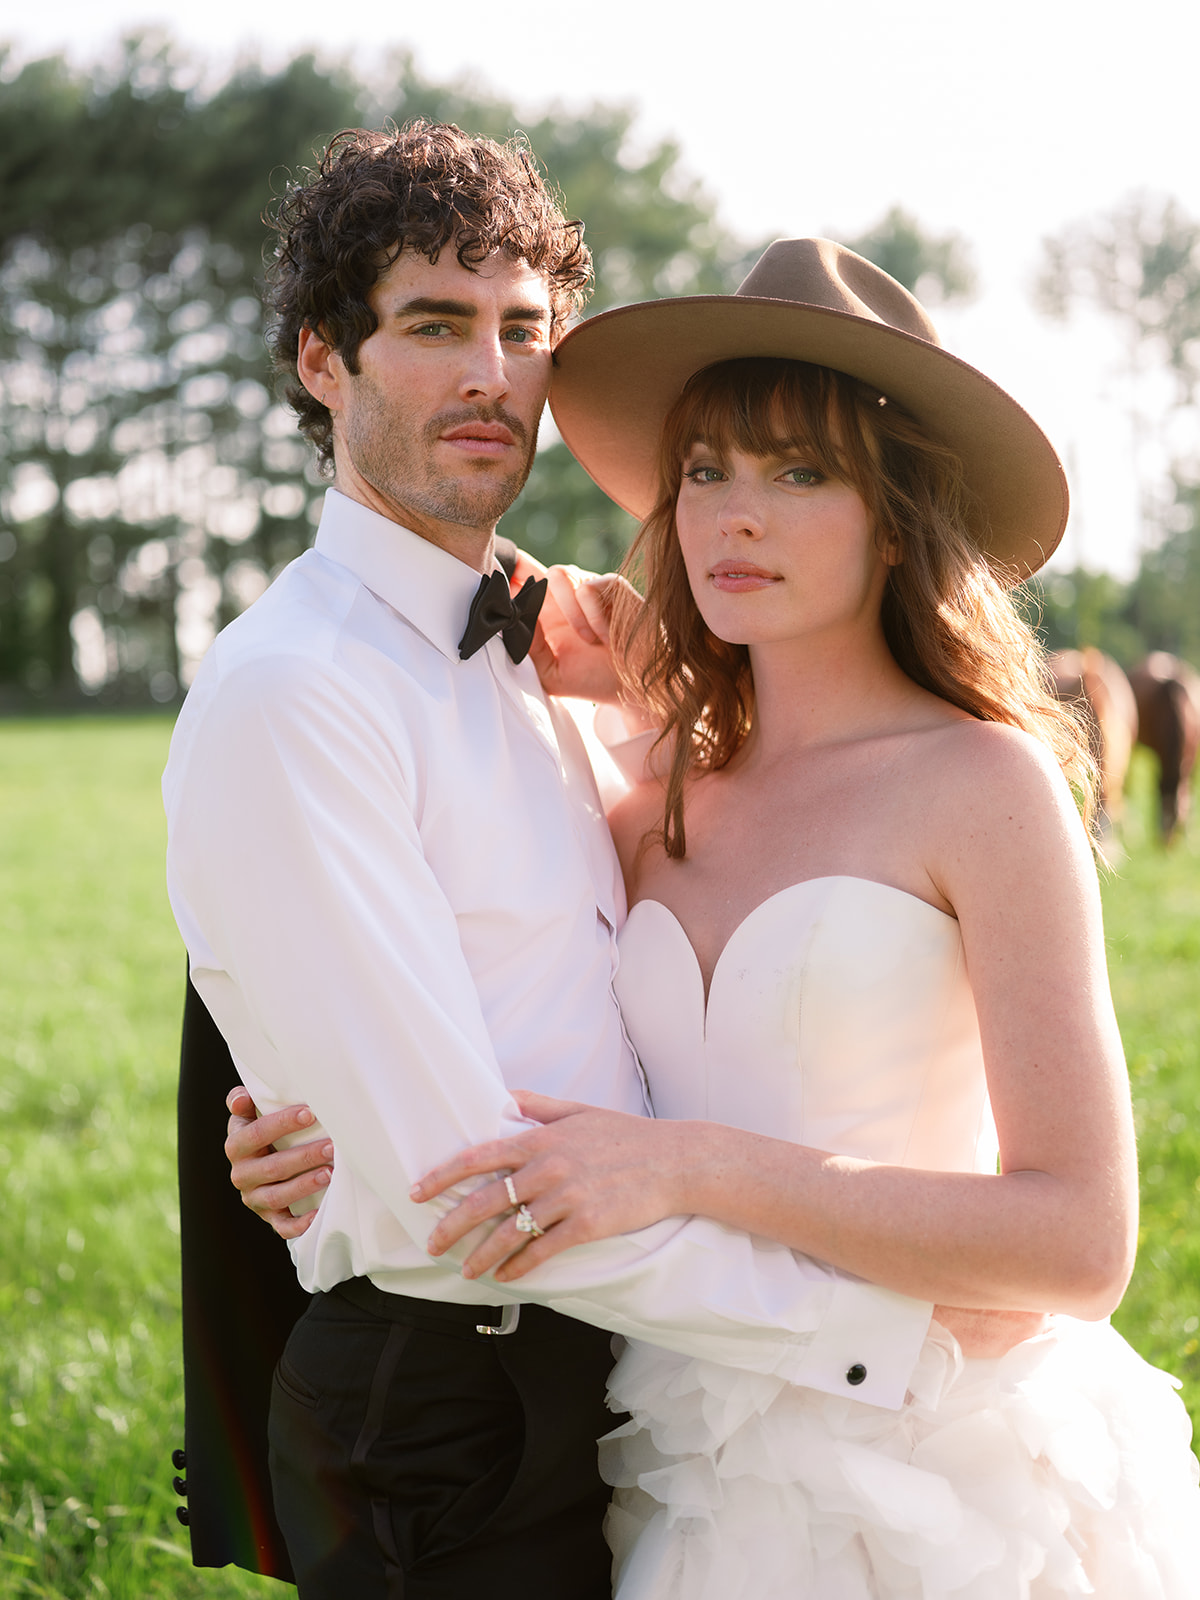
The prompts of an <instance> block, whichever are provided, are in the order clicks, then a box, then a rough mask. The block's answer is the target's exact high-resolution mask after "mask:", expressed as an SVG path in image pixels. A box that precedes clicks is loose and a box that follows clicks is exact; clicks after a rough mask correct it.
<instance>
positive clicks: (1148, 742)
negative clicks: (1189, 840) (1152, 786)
mask: <svg viewBox="0 0 1200 1600" xmlns="http://www.w3.org/2000/svg"><path fill="white" fill-rule="evenodd" d="M1129 678H1130V682H1131V683H1132V685H1133V692H1134V695H1135V696H1136V697H1137V708H1138V742H1139V744H1144V745H1145V746H1146V747H1147V749H1150V750H1153V751H1154V754H1155V755H1156V756H1157V757H1158V763H1159V776H1158V794H1159V826H1160V828H1161V831H1162V840H1163V843H1164V844H1170V842H1171V840H1172V839H1173V838H1174V836H1175V832H1176V830H1177V829H1178V828H1182V827H1183V825H1184V824H1185V823H1186V822H1187V816H1188V811H1189V810H1190V808H1191V777H1192V768H1193V767H1194V766H1195V764H1196V750H1197V746H1198V745H1200V673H1197V671H1196V669H1195V668H1194V667H1192V666H1189V665H1188V663H1187V662H1186V661H1180V660H1179V659H1178V657H1176V656H1170V655H1168V654H1167V653H1166V651H1165V650H1156V651H1155V652H1154V654H1153V655H1150V656H1147V657H1146V659H1145V661H1143V662H1142V664H1141V666H1140V667H1137V668H1135V669H1134V671H1133V672H1131V673H1130V675H1129Z"/></svg>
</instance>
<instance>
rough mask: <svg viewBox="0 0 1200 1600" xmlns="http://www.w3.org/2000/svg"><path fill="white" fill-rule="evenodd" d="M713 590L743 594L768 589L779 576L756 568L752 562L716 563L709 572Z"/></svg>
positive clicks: (763, 568)
mask: <svg viewBox="0 0 1200 1600" xmlns="http://www.w3.org/2000/svg"><path fill="white" fill-rule="evenodd" d="M708 576H709V579H710V581H711V583H712V586H713V588H714V589H720V590H721V591H722V592H723V593H725V594H743V593H745V592H747V591H749V590H751V589H769V588H770V587H771V585H772V584H773V583H778V582H779V575H778V574H777V573H774V572H768V571H767V569H766V568H765V567H756V566H755V565H754V563H753V562H752V561H718V562H717V564H716V566H715V567H712V568H711V569H710V571H709V574H708Z"/></svg>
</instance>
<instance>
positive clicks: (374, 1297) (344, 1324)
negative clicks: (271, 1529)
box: [271, 1280, 619, 1600]
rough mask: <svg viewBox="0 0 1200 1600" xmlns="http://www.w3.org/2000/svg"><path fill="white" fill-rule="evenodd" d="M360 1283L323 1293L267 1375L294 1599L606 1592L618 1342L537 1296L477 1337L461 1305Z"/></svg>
mask: <svg viewBox="0 0 1200 1600" xmlns="http://www.w3.org/2000/svg"><path fill="white" fill-rule="evenodd" d="M346 1288H347V1286H343V1289H346ZM360 1289H363V1285H362V1281H361V1280H358V1281H357V1282H356V1284H355V1285H353V1286H349V1288H348V1292H343V1290H334V1291H333V1292H332V1293H330V1294H327V1295H317V1296H314V1298H313V1300H312V1303H311V1305H310V1307H309V1309H308V1310H307V1311H306V1313H305V1315H304V1316H303V1317H302V1318H301V1320H300V1321H299V1322H298V1323H297V1324H296V1327H295V1329H294V1330H293V1332H292V1335H291V1337H290V1339H289V1340H288V1345H287V1349H286V1350H285V1352H284V1355H283V1357H282V1359H281V1361H280V1365H279V1369H278V1372H277V1374H276V1378H275V1386H274V1394H273V1398H272V1404H271V1465H272V1476H273V1479H274V1483H275V1494H276V1502H277V1506H278V1511H279V1518H280V1522H281V1524H282V1525H283V1526H284V1527H285V1528H286V1530H287V1532H288V1537H289V1541H290V1543H291V1548H292V1554H293V1559H294V1562H295V1567H296V1571H297V1575H298V1580H299V1588H300V1600H345V1597H347V1596H353V1597H354V1600H466V1597H468V1596H474V1595H476V1594H480V1595H487V1596H488V1600H530V1597H531V1596H537V1600H609V1597H610V1594H611V1577H610V1557H609V1554H608V1550H607V1547H606V1546H605V1544H604V1540H603V1535H602V1521H603V1517H604V1511H605V1507H606V1506H607V1503H608V1490H607V1489H606V1487H605V1485H604V1484H603V1483H602V1482H601V1481H600V1477H599V1474H598V1471H597V1467H596V1440H597V1438H598V1437H599V1435H600V1434H601V1433H603V1432H605V1431H607V1429H608V1428H611V1427H612V1426H613V1425H614V1421H615V1420H619V1419H614V1418H613V1417H612V1416H611V1415H610V1414H609V1413H608V1412H607V1411H606V1410H605V1408H604V1401H603V1397H604V1388H605V1381H606V1379H607V1376H608V1372H609V1369H610V1367H611V1365H612V1356H611V1350H610V1340H609V1336H608V1335H607V1334H605V1333H603V1332H601V1331H600V1330H599V1329H596V1328H591V1327H589V1326H587V1324H585V1323H578V1322H573V1321H570V1320H569V1319H567V1318H564V1317H560V1316H558V1315H556V1313H554V1312H552V1311H548V1310H546V1309H544V1308H543V1307H540V1306H526V1307H522V1309H521V1316H520V1321H519V1324H518V1326H517V1328H516V1330H515V1331H514V1332H513V1333H511V1334H503V1335H485V1334H479V1333H477V1332H475V1330H474V1328H473V1326H471V1322H470V1318H471V1316H473V1315H474V1313H473V1312H470V1313H467V1315H466V1318H465V1319H464V1316H463V1308H461V1307H448V1306H437V1305H436V1304H429V1303H426V1302H416V1301H412V1300H407V1301H403V1302H402V1301H401V1298H400V1297H398V1296H390V1295H389V1296H381V1293H380V1291H379V1290H376V1289H374V1288H373V1286H372V1285H370V1284H366V1285H365V1292H355V1291H357V1290H360ZM381 1301H382V1309H383V1310H384V1311H385V1312H386V1315H380V1314H378V1311H377V1310H376V1309H373V1307H379V1306H380V1302H381Z"/></svg>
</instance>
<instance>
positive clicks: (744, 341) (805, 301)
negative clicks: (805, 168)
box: [550, 239, 1067, 579]
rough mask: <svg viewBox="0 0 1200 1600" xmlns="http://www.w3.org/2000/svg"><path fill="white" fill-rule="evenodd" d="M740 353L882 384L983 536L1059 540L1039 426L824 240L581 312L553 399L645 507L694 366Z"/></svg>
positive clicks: (612, 479) (1059, 480) (1006, 554)
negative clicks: (951, 458) (703, 291)
mask: <svg viewBox="0 0 1200 1600" xmlns="http://www.w3.org/2000/svg"><path fill="white" fill-rule="evenodd" d="M739 356H783V357H788V358H791V359H792V360H795V361H810V362H813V363H815V364H816V365H818V366H823V367H832V368H834V369H835V370H836V371H838V372H845V373H848V374H849V375H850V376H851V377H854V378H860V379H862V380H863V381H864V382H866V383H869V384H871V385H873V386H874V387H876V388H878V390H879V392H880V394H881V395H885V396H886V397H887V398H888V399H889V400H894V401H896V402H897V403H898V404H900V405H902V406H903V407H904V408H905V410H906V411H908V412H910V413H911V415H912V416H914V417H915V418H916V419H917V421H918V422H920V423H921V425H922V426H923V427H924V428H925V430H926V432H927V433H928V434H929V435H930V437H931V438H933V439H935V440H937V441H938V442H940V443H942V444H945V445H948V446H949V447H950V448H951V449H952V450H953V451H954V452H955V454H956V455H957V456H958V457H959V459H960V460H961V462H962V465H963V470H964V473H965V475H966V480H967V484H968V486H969V488H970V489H971V491H972V492H973V494H974V495H975V497H976V500H977V503H978V505H979V507H980V508H981V511H980V514H979V516H978V517H977V519H976V522H975V524H974V525H973V526H972V529H971V531H972V533H973V534H974V535H975V536H976V538H978V540H979V543H980V546H981V547H982V548H983V549H984V550H987V551H988V552H990V554H991V555H993V556H994V557H995V558H996V560H997V561H999V562H1002V563H1004V565H1005V566H1007V567H1009V568H1012V569H1015V571H1016V574H1017V577H1018V579H1019V578H1023V577H1026V576H1028V574H1029V573H1031V572H1035V571H1036V570H1037V569H1038V567H1040V566H1041V565H1042V563H1043V562H1044V561H1045V560H1046V559H1047V557H1048V556H1049V555H1050V553H1051V552H1052V551H1053V550H1054V548H1055V546H1056V545H1057V544H1058V541H1059V540H1060V539H1061V538H1062V534H1063V529H1064V528H1065V527H1066V522H1067V484H1066V478H1065V476H1064V474H1063V469H1062V463H1061V462H1060V461H1059V459H1058V456H1057V455H1056V454H1055V451H1054V448H1053V446H1052V445H1051V444H1050V441H1049V440H1048V439H1047V438H1046V436H1045V434H1044V433H1043V432H1042V430H1041V429H1040V428H1039V427H1038V425H1037V423H1036V422H1034V421H1033V419H1032V417H1030V416H1029V415H1028V414H1027V413H1026V412H1025V411H1023V410H1022V409H1021V407H1020V406H1019V405H1018V404H1017V403H1016V401H1015V400H1013V399H1012V398H1011V397H1010V396H1009V395H1007V394H1005V392H1004V390H1003V389H1001V388H1000V387H999V386H998V385H997V384H995V383H993V382H992V380H991V379H990V378H985V377H984V375H983V373H982V372H978V371H976V369H975V368H974V367H971V366H968V365H967V363H966V362H965V361H960V360H959V359H958V357H957V356H952V355H951V354H950V353H949V351H947V350H943V349H942V347H941V344H940V343H939V341H938V336H937V332H936V330H935V328H934V326H933V324H932V323H931V322H930V320H929V318H928V316H927V315H926V313H925V311H924V308H923V307H922V306H921V305H920V303H919V302H918V301H917V300H915V299H914V298H913V296H912V295H911V294H909V292H908V290H907V289H905V288H904V287H903V286H902V285H901V284H899V283H897V282H896V280H895V279H894V278H890V277H889V276H888V275H887V273H886V272H884V271H882V270H881V269H880V268H879V267H877V266H875V265H874V264H873V263H872V262H870V261H865V260H864V259H863V257H862V256H858V255H855V254H854V252H853V251H852V250H847V249H846V248H845V247H844V246H843V245H840V244H834V243H833V242H832V241H831V240H829V239H779V240H777V241H776V242H775V243H774V244H773V245H770V246H768V248H767V250H766V251H765V252H764V254H763V255H762V257H761V258H760V260H759V261H758V262H757V264H756V265H755V267H754V268H753V270H752V271H751V273H750V275H749V277H748V278H747V279H746V281H745V282H744V283H743V284H742V286H741V287H740V288H739V289H738V291H737V293H736V294H731V295H729V294H709V295H689V296H685V297H683V298H680V299H677V300H651V301H647V302H644V303H642V304H640V305H632V306H621V307H619V308H618V309H617V310H615V311H604V312H601V313H600V315H599V316H595V317H590V318H589V319H588V320H587V321H586V322H582V323H580V324H579V326H578V327H576V328H573V329H572V330H571V332H570V333H569V334H568V335H567V336H566V338H565V339H564V340H563V341H562V343H561V344H560V345H559V347H558V349H557V351H556V353H555V373H554V380H553V382H552V384H551V388H550V406H551V409H552V411H553V413H554V420H555V422H556V423H557V425H558V429H559V432H560V433H561V434H562V437H563V440H564V441H565V443H566V445H567V447H568V448H569V449H570V451H571V452H572V454H573V455H574V456H575V457H576V458H577V460H579V461H580V462H581V463H582V465H583V466H584V467H585V468H586V469H587V471H588V472H589V473H590V474H591V476H592V477H593V478H594V479H595V480H596V482H597V483H598V484H599V485H600V487H601V488H602V489H603V490H604V492H605V493H606V494H607V495H609V496H610V497H611V498H612V499H613V500H615V501H616V502H617V504H618V505H619V506H622V507H623V508H624V509H625V510H626V511H629V512H632V513H633V515H634V516H635V517H639V518H642V517H645V516H646V515H647V514H648V513H649V511H650V510H651V508H652V506H653V505H654V502H655V500H656V499H657V496H658V475H657V456H658V440H659V434H660V432H661V430H662V425H663V422H664V421H665V419H666V415H667V412H668V411H669V410H670V408H671V405H672V404H673V403H674V401H675V399H676V398H677V396H678V395H679V393H680V391H681V390H682V389H683V386H684V384H685V383H686V382H687V380H688V379H689V378H690V377H691V376H692V374H693V373H695V372H699V371H700V369H701V368H702V367H708V366H711V365H712V364H713V363H714V362H716V361H730V360H733V359H735V358H736V357H739Z"/></svg>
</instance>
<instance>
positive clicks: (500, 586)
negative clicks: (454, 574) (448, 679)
mask: <svg viewBox="0 0 1200 1600" xmlns="http://www.w3.org/2000/svg"><path fill="white" fill-rule="evenodd" d="M545 598H546V580H545V578H526V579H525V582H524V584H523V585H522V587H521V588H520V589H519V590H518V592H517V593H516V594H515V595H513V594H510V593H509V588H508V579H507V578H506V577H505V576H504V574H503V573H502V572H490V573H488V575H487V576H486V577H484V578H481V579H480V580H479V587H478V589H476V591H475V598H474V599H473V600H472V601H471V609H470V611H469V612H468V613H467V631H466V632H465V633H464V634H463V636H462V638H461V639H460V640H459V641H458V653H459V655H460V656H461V657H462V659H463V660H464V661H466V660H468V659H469V657H471V656H473V655H474V654H475V652H476V650H482V649H483V647H484V645H485V644H486V643H487V642H488V640H489V639H490V638H491V637H492V635H493V634H494V633H501V634H503V635H504V648H505V649H506V650H507V651H508V653H509V655H510V656H511V657H512V659H513V660H514V661H524V659H525V657H526V656H527V655H528V654H529V646H530V645H531V644H532V643H533V627H534V624H535V623H536V622H537V616H538V612H539V611H540V610H541V609H542V601H543V600H544V599H545Z"/></svg>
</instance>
